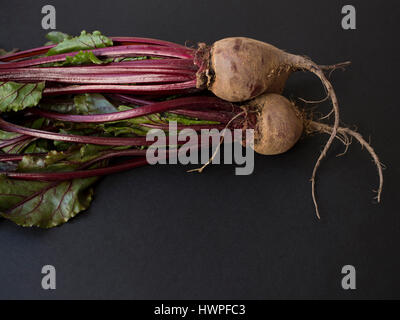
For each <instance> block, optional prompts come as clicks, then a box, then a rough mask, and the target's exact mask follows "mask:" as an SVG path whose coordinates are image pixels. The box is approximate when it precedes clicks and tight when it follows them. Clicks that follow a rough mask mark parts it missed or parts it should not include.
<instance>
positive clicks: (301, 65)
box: [287, 54, 340, 219]
mask: <svg viewBox="0 0 400 320" xmlns="http://www.w3.org/2000/svg"><path fill="white" fill-rule="evenodd" d="M287 63H288V64H289V65H291V66H292V67H293V68H297V69H303V70H307V71H310V72H311V73H313V74H315V75H316V76H317V77H318V78H319V79H320V80H321V82H322V84H323V85H324V87H325V90H326V92H327V94H328V96H329V97H330V99H331V101H332V109H333V111H334V113H335V121H334V124H333V126H332V130H331V135H330V137H329V139H328V141H327V142H326V144H325V147H324V148H323V150H322V152H321V154H320V156H319V157H318V159H317V162H316V163H315V166H314V169H313V172H312V176H311V193H312V197H313V201H314V206H315V212H316V215H317V217H318V219H320V218H321V216H320V214H319V209H318V203H317V200H316V195H315V178H316V175H317V171H318V168H319V166H320V165H321V162H322V160H323V159H324V158H325V157H326V154H327V152H328V150H329V148H330V147H331V145H332V143H333V140H334V139H335V137H336V136H337V131H338V128H339V121H340V114H339V103H338V101H337V97H336V93H335V90H334V89H333V86H332V84H331V83H330V81H329V80H328V79H327V77H326V76H325V74H324V72H323V70H322V69H321V68H320V67H319V66H318V65H317V64H315V63H314V62H312V61H311V60H309V59H307V58H305V57H302V56H296V55H291V54H288V57H287Z"/></svg>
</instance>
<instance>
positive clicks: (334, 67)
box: [319, 61, 351, 77]
mask: <svg viewBox="0 0 400 320" xmlns="http://www.w3.org/2000/svg"><path fill="white" fill-rule="evenodd" d="M350 64H351V61H345V62H340V63H336V64H331V65H319V67H320V69H321V70H323V71H329V77H330V76H331V74H332V72H333V71H335V70H337V69H342V70H343V71H344V70H345V69H346V67H347V66H349V65H350Z"/></svg>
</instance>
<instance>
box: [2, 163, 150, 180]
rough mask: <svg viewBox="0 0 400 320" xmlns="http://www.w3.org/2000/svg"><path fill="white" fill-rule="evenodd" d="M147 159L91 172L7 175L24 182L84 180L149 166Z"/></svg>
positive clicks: (91, 170) (15, 173)
mask: <svg viewBox="0 0 400 320" xmlns="http://www.w3.org/2000/svg"><path fill="white" fill-rule="evenodd" d="M147 164H148V163H147V160H146V158H139V159H134V160H131V161H127V162H124V163H122V164H117V165H113V166H109V167H106V168H99V169H90V170H77V171H71V172H43V173H40V172H38V173H23V172H21V173H20V172H8V173H6V174H5V175H6V176H7V177H9V178H13V179H22V180H31V181H32V180H33V181H38V180H39V181H64V180H73V179H82V178H90V177H99V176H104V175H109V174H112V173H117V172H121V171H126V170H130V169H133V168H137V167H142V166H145V165H147Z"/></svg>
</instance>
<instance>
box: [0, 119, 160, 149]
mask: <svg viewBox="0 0 400 320" xmlns="http://www.w3.org/2000/svg"><path fill="white" fill-rule="evenodd" d="M0 128H1V129H3V130H6V131H10V132H16V133H21V134H24V135H28V136H31V137H36V138H42V139H48V140H56V141H65V142H75V143H87V144H96V145H102V146H143V145H150V144H152V143H153V142H151V141H146V138H145V137H138V138H114V137H110V138H108V137H94V136H79V135H68V134H61V133H55V132H49V131H43V130H36V129H30V128H25V127H22V126H18V125H15V124H12V123H9V122H7V121H5V120H4V119H1V118H0Z"/></svg>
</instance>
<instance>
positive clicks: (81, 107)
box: [74, 93, 118, 114]
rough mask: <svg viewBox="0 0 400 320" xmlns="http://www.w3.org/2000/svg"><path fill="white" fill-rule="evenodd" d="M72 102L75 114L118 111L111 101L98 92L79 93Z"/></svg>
mask: <svg viewBox="0 0 400 320" xmlns="http://www.w3.org/2000/svg"><path fill="white" fill-rule="evenodd" d="M74 103H75V112H76V113H77V114H102V113H112V112H117V111H118V109H117V108H115V107H114V105H113V104H112V103H110V102H109V101H108V100H107V99H106V98H104V96H102V95H101V94H99V93H92V94H89V93H85V94H79V95H77V96H75V98H74Z"/></svg>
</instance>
